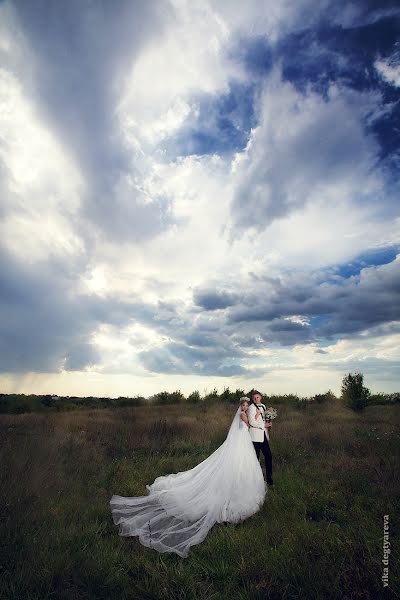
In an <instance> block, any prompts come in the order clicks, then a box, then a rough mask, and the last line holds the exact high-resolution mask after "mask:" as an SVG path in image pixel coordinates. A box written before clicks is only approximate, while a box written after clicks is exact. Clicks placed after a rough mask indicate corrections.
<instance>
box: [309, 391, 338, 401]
mask: <svg viewBox="0 0 400 600" xmlns="http://www.w3.org/2000/svg"><path fill="white" fill-rule="evenodd" d="M314 400H315V402H317V403H318V404H323V403H324V402H332V401H334V400H336V396H335V394H334V393H333V392H332V390H328V391H327V392H325V394H315V396H314Z"/></svg>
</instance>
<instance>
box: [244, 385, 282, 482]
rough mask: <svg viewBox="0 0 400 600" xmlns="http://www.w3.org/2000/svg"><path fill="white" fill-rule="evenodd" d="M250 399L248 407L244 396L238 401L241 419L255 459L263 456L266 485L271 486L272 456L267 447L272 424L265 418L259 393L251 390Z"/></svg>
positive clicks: (263, 406) (264, 409)
mask: <svg viewBox="0 0 400 600" xmlns="http://www.w3.org/2000/svg"><path fill="white" fill-rule="evenodd" d="M251 398H252V402H251V404H250V405H249V403H248V402H246V401H247V400H249V398H247V397H246V396H244V397H243V398H241V399H240V404H241V406H242V415H241V419H242V420H243V421H244V422H245V423H247V425H248V427H249V433H250V437H251V439H252V442H253V446H254V450H255V451H256V455H257V458H258V457H259V456H260V451H261V452H262V453H263V455H264V460H265V471H266V477H267V484H268V485H273V483H274V482H273V480H272V455H271V449H270V447H269V431H268V430H269V429H270V428H271V427H272V423H271V421H268V419H267V418H266V408H265V405H264V404H263V403H262V402H261V400H262V395H261V394H260V392H258V391H257V390H253V391H252V393H251ZM246 404H247V406H246Z"/></svg>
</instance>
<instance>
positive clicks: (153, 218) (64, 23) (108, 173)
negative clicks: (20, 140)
mask: <svg viewBox="0 0 400 600" xmlns="http://www.w3.org/2000/svg"><path fill="white" fill-rule="evenodd" d="M12 6H13V7H14V10H15V14H16V18H17V27H18V26H19V28H20V30H21V31H22V33H23V35H24V36H25V39H26V43H27V45H28V50H29V53H27V56H25V57H24V61H23V63H22V64H21V65H19V68H20V73H19V75H20V77H21V78H22V79H23V80H25V85H26V86H29V85H30V84H29V82H30V78H31V72H32V74H33V75H32V80H33V84H32V85H31V89H30V93H31V98H32V99H33V100H34V102H35V104H36V107H37V109H38V110H39V112H40V114H41V117H42V119H43V120H44V121H45V122H46V123H47V124H48V126H49V128H50V129H51V130H52V131H53V132H55V133H56V135H57V136H58V137H59V139H61V140H62V143H63V144H64V145H65V146H66V148H67V151H68V152H70V153H71V154H72V156H73V158H74V159H75V161H76V163H77V164H78V165H79V167H80V169H81V170H82V172H83V175H84V178H85V184H86V187H87V193H86V196H85V198H84V202H83V203H82V215H81V217H82V218H83V219H84V220H83V222H81V223H80V224H81V234H82V236H83V237H84V238H85V237H86V236H87V235H89V231H88V227H87V226H88V225H95V227H97V228H98V229H99V230H100V231H101V232H102V233H103V234H104V235H105V236H106V237H109V238H110V239H113V240H116V239H117V240H132V241H137V240H140V239H145V238H149V237H151V236H154V235H156V234H157V233H159V232H160V231H162V230H163V229H164V228H165V227H166V226H167V225H168V223H169V222H170V221H169V219H170V217H169V208H170V207H169V206H168V205H167V203H166V202H165V200H164V199H163V198H161V197H159V198H153V199H151V201H150V202H149V201H148V199H146V202H144V201H143V200H144V198H143V195H142V194H141V192H140V191H139V190H138V188H137V187H136V186H135V185H134V184H132V180H131V179H130V177H131V176H134V175H135V174H137V170H136V168H135V165H134V164H133V162H132V157H131V155H130V153H129V151H128V150H127V149H126V145H125V143H124V140H123V136H122V134H121V131H120V127H119V123H118V121H117V117H116V107H117V103H118V101H119V99H120V94H121V91H122V89H123V85H124V78H125V77H126V76H127V75H128V73H129V70H130V69H131V67H132V65H133V64H134V61H135V59H136V57H137V55H138V52H139V51H140V50H141V49H142V48H143V46H144V45H145V44H146V43H147V42H148V41H149V40H150V39H152V38H153V37H154V36H157V35H158V34H159V33H160V31H161V30H162V28H163V26H164V25H165V23H166V22H167V21H168V18H169V17H170V14H169V5H168V4H166V3H163V2H160V1H158V0H149V1H148V2H141V1H140V0H117V1H116V2H89V1H87V0H83V1H82V0H68V2H64V1H62V0H42V1H41V2H39V3H37V2H30V1H29V0H16V1H15V2H14V3H13V5H12ZM25 65H26V66H25Z"/></svg>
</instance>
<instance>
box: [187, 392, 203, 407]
mask: <svg viewBox="0 0 400 600" xmlns="http://www.w3.org/2000/svg"><path fill="white" fill-rule="evenodd" d="M187 401H188V402H190V403H191V404H198V403H199V402H200V401H201V398H200V392H199V391H198V390H195V391H194V392H192V393H191V394H189V396H188V399H187Z"/></svg>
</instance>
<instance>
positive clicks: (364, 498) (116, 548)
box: [0, 403, 400, 600]
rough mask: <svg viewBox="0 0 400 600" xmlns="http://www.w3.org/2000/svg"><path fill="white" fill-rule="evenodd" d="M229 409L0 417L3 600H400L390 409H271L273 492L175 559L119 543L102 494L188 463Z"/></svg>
mask: <svg viewBox="0 0 400 600" xmlns="http://www.w3.org/2000/svg"><path fill="white" fill-rule="evenodd" d="M235 410H236V406H232V405H227V404H220V405H211V406H210V407H208V409H207V410H205V409H204V407H202V406H201V405H184V406H182V405H166V406H163V407H161V406H158V407H155V406H152V407H131V408H123V409H122V408H121V409H112V410H109V409H104V410H91V411H86V412H81V411H79V412H68V413H58V414H34V413H31V414H22V415H3V416H1V417H0V442H1V445H0V465H1V470H0V517H1V542H0V598H4V599H5V598H7V600H9V599H15V600H17V599H18V600H20V599H22V598H26V599H28V598H29V599H30V600H34V599H38V600H39V599H40V600H44V599H45V598H54V599H75V598H76V599H82V600H83V599H85V600H86V599H89V598H90V599H91V598H96V600H98V599H100V598H104V599H107V600H111V599H113V598H115V599H117V598H118V600H121V599H122V598H132V599H135V600H136V599H140V598H147V599H148V598H160V599H161V598H162V599H172V598H196V599H197V598H200V599H206V598H207V599H211V598H212V599H217V598H226V597H227V596H229V597H230V598H232V599H233V598H238V599H239V598H240V599H250V598H251V599H252V598H256V599H257V598H279V599H288V598H299V597H306V598H316V599H319V598H321V599H322V598H324V599H325V598H332V599H333V600H335V599H336V598H337V599H339V598H340V599H342V598H345V599H346V598H347V599H350V598H351V599H354V598H363V599H364V598H365V599H367V600H368V599H371V600H372V599H375V598H378V597H387V598H399V597H400V594H399V591H398V586H399V573H398V562H399V561H398V559H399V552H398V533H399V526H398V520H397V519H398V498H399V497H400V486H399V478H398V468H399V462H400V461H399V454H400V444H399V440H400V429H399V414H398V407H397V406H383V407H378V406H371V407H368V409H367V410H366V411H365V412H364V413H363V414H361V415H360V414H355V413H353V412H352V411H350V410H348V409H345V408H342V407H341V406H340V405H338V404H337V403H327V404H324V405H312V406H311V405H310V406H308V407H307V408H306V409H304V410H296V408H295V407H293V406H290V405H284V404H282V405H279V407H278V411H279V414H278V419H277V420H276V421H275V422H274V424H273V427H272V430H271V434H270V438H271V441H270V445H271V449H272V453H273V461H274V482H275V488H274V489H273V490H269V492H268V494H267V499H266V501H265V503H264V506H263V508H262V510H261V511H260V512H259V513H257V514H256V515H254V516H253V517H251V518H250V519H248V520H247V521H245V522H244V523H242V524H240V525H233V524H225V525H224V524H219V525H217V526H215V527H214V528H213V529H212V530H211V532H210V533H209V535H208V536H207V538H206V540H205V541H204V542H203V543H202V544H200V545H198V546H194V547H193V548H192V549H191V552H190V555H189V557H188V558H187V559H185V560H183V559H180V558H179V557H177V556H175V555H159V554H158V553H156V552H154V551H153V550H151V549H149V548H145V547H143V546H141V545H140V544H139V542H138V541H137V539H135V538H120V537H119V536H118V535H117V528H116V527H115V525H114V524H113V523H112V519H111V514H110V510H109V500H110V498H111V496H112V494H121V495H127V496H136V495H144V494H146V493H147V492H146V487H145V486H146V484H147V483H151V482H152V481H153V480H154V479H155V478H156V477H157V476H159V475H162V474H167V473H172V472H178V471H181V470H186V469H189V468H191V467H193V466H195V465H196V464H198V463H199V462H200V461H201V460H203V459H204V458H206V457H207V456H209V454H210V453H211V452H212V451H213V450H215V449H216V448H217V447H218V446H219V445H220V444H221V443H222V442H223V440H224V439H225V437H226V434H227V431H228V428H229V425H230V423H231V420H232V418H233V414H234V412H235ZM262 466H263V468H264V465H263V463H262ZM384 514H389V515H390V526H391V529H390V536H391V544H392V546H391V549H392V554H391V557H390V577H389V580H390V587H389V589H385V590H384V589H383V587H382V582H381V579H380V577H381V573H382V562H381V560H382V536H383V529H382V528H383V515H384ZM383 593H385V596H381V595H382V594H383Z"/></svg>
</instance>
